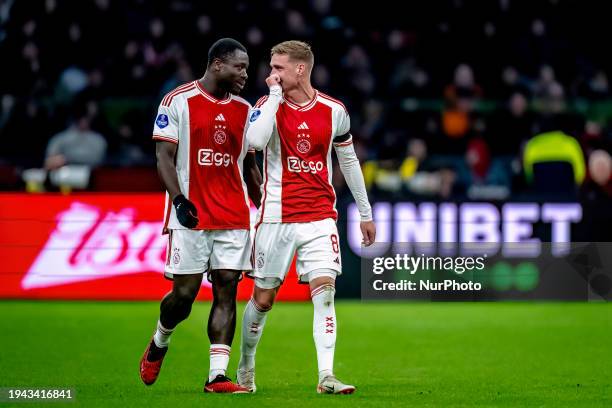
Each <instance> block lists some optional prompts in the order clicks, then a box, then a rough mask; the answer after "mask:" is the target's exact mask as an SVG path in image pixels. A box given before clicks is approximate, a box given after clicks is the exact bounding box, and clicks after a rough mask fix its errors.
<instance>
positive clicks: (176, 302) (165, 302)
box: [153, 273, 203, 348]
mask: <svg viewBox="0 0 612 408" xmlns="http://www.w3.org/2000/svg"><path fill="white" fill-rule="evenodd" d="M202 276H203V273H197V274H191V275H175V276H174V280H173V282H172V290H171V291H170V292H168V293H167V294H166V296H164V298H163V299H162V301H161V304H160V307H159V312H160V313H159V322H158V323H157V330H156V331H155V335H154V336H153V340H154V344H155V345H156V346H157V347H159V348H166V347H168V343H169V342H170V335H171V334H172V333H173V332H174V329H175V328H176V326H177V325H178V324H179V323H180V322H182V321H183V320H185V319H187V317H189V314H190V313H191V308H192V306H193V302H194V301H195V298H196V297H197V296H198V292H199V291H200V286H201V285H202Z"/></svg>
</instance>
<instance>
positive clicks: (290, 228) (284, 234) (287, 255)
mask: <svg viewBox="0 0 612 408" xmlns="http://www.w3.org/2000/svg"><path fill="white" fill-rule="evenodd" d="M254 241H255V245H254V249H253V258H254V261H253V264H254V269H253V272H249V273H248V275H249V276H251V277H255V278H263V280H266V281H269V280H270V279H269V278H275V279H274V280H275V281H278V282H279V283H280V282H282V281H284V280H285V276H286V275H287V272H288V270H289V267H290V266H291V262H292V261H293V256H294V255H295V252H296V251H297V264H296V269H297V274H298V278H299V280H300V282H302V283H305V282H308V281H309V280H310V277H309V276H308V274H309V273H310V272H312V271H314V270H317V269H328V270H329V269H331V270H332V271H335V272H336V275H340V274H342V258H341V256H340V241H339V238H338V228H337V227H336V222H335V221H334V220H333V219H331V218H326V219H324V220H321V221H313V222H300V223H297V222H296V223H263V224H260V225H259V227H257V229H256V230H255V238H254ZM258 281H262V280H261V279H258ZM276 286H278V285H276Z"/></svg>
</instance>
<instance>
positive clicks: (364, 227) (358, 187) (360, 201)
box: [334, 133, 376, 246]
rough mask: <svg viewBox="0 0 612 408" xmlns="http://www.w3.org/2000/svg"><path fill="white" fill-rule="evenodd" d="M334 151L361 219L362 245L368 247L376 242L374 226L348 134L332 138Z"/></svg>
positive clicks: (366, 194) (350, 137)
mask: <svg viewBox="0 0 612 408" xmlns="http://www.w3.org/2000/svg"><path fill="white" fill-rule="evenodd" d="M334 149H335V150H336V155H337V156H338V164H339V165H340V170H341V171H342V174H343V175H344V179H345V180H346V185H347V186H348V188H349V189H350V190H351V194H353V198H354V199H355V203H356V204H357V208H358V209H359V215H360V217H361V225H360V227H361V233H362V234H363V244H364V245H365V246H369V245H371V244H373V243H374V241H375V240H376V226H375V225H374V221H372V207H371V206H370V202H369V200H368V192H367V191H366V188H365V182H364V181H363V173H362V171H361V165H360V164H359V159H358V158H357V154H356V153H355V149H354V148H353V138H352V136H351V134H350V133H346V134H344V135H341V136H337V137H336V138H334Z"/></svg>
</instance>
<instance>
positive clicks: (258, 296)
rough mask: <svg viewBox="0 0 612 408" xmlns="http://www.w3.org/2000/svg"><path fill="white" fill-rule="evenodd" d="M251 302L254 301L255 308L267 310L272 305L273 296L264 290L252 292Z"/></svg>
mask: <svg viewBox="0 0 612 408" xmlns="http://www.w3.org/2000/svg"><path fill="white" fill-rule="evenodd" d="M253 303H255V307H257V310H259V311H261V312H267V311H269V310H271V309H272V306H273V305H274V296H273V295H271V294H268V293H265V292H264V293H262V292H260V293H253Z"/></svg>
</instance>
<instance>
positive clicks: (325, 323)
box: [308, 269, 355, 394]
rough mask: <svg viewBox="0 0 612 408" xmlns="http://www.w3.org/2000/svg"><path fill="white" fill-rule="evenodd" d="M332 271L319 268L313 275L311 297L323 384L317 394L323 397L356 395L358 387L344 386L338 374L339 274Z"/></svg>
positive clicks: (315, 338) (320, 378) (313, 324)
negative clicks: (336, 296)
mask: <svg viewBox="0 0 612 408" xmlns="http://www.w3.org/2000/svg"><path fill="white" fill-rule="evenodd" d="M336 273H337V272H336V271H334V270H332V269H317V270H314V271H311V272H310V273H309V274H308V275H309V280H310V281H309V285H310V297H311V299H312V304H313V306H314V316H313V321H312V334H313V338H314V342H315V347H316V350H317V365H318V368H319V383H318V385H317V392H319V393H322V394H352V393H353V392H355V387H354V386H352V385H348V384H344V383H342V382H341V381H340V380H338V379H337V378H336V377H335V375H334V352H335V350H336V335H337V329H338V327H337V322H336V308H335V305H334V296H335V294H336V289H335V275H336Z"/></svg>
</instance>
